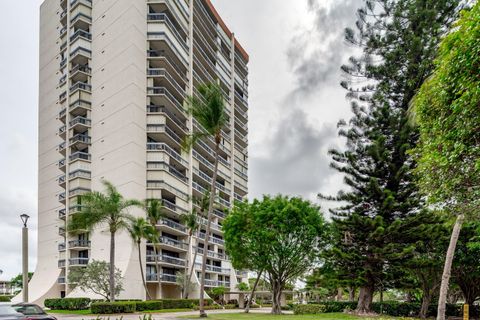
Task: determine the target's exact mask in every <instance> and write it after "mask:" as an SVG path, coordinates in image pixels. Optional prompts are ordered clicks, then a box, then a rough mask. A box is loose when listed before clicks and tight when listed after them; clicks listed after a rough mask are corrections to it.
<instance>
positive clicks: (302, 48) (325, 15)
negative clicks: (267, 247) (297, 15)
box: [250, 0, 358, 200]
mask: <svg viewBox="0 0 480 320" xmlns="http://www.w3.org/2000/svg"><path fill="white" fill-rule="evenodd" d="M307 1H308V3H307V4H308V10H309V11H310V13H311V14H313V15H314V20H313V21H314V22H313V24H312V25H311V26H309V27H308V28H306V29H305V30H301V31H299V32H298V33H297V34H296V35H295V36H294V37H293V38H292V40H291V42H290V45H289V47H288V48H287V50H286V52H285V53H286V56H287V62H288V64H289V67H290V70H291V72H292V73H293V75H294V79H295V85H294V86H293V88H292V89H291V90H290V92H289V93H288V94H287V95H286V96H285V97H284V99H283V101H282V102H281V103H280V105H279V106H278V108H280V109H281V110H283V112H282V113H280V116H279V119H278V120H277V121H276V122H275V124H274V126H275V127H274V129H273V130H272V133H271V135H270V136H269V137H267V138H266V139H265V141H263V143H262V145H263V146H264V147H265V148H267V151H266V152H264V153H263V155H262V156H256V155H253V156H252V158H251V162H250V163H251V177H252V179H254V181H253V182H252V183H251V194H252V196H254V197H258V196H260V195H261V194H263V193H270V194H271V193H285V194H293V195H302V196H305V197H307V198H310V199H312V200H314V199H315V195H316V194H317V193H318V192H319V191H322V192H325V191H326V192H331V193H335V191H336V190H337V189H338V187H339V183H338V182H339V181H340V180H341V177H339V174H338V173H337V172H336V171H334V170H332V169H330V168H329V163H330V161H331V159H330V157H329V156H328V154H327V152H328V149H330V148H331V147H337V146H338V145H339V144H340V140H339V138H338V136H337V130H336V126H335V124H336V121H338V120H339V119H340V118H341V116H338V117H335V116H334V117H331V116H330V117H329V118H330V119H332V118H335V120H334V121H330V122H329V121H328V120H325V118H327V117H326V115H327V114H331V113H332V112H333V113H335V112H337V110H335V109H336V108H338V109H342V108H343V109H344V108H348V102H346V101H345V100H338V99H335V98H336V97H337V96H338V95H337V96H335V97H333V96H332V97H329V92H328V91H329V90H332V88H337V89H334V90H341V89H339V88H338V87H339V84H338V83H339V82H340V77H341V71H340V66H341V64H342V63H343V62H344V61H345V60H346V59H347V57H348V56H349V55H351V53H352V50H351V49H350V48H348V47H347V46H346V45H345V43H344V41H343V36H344V29H345V27H347V26H350V25H352V24H353V23H354V21H355V12H356V9H357V5H358V1H357V2H355V1H354V0H346V1H336V2H334V3H333V4H332V5H331V6H330V7H325V6H324V5H322V4H321V3H320V2H319V1H318V0H307ZM325 97H328V98H327V99H324V98H325ZM315 119H316V120H315ZM319 119H322V120H323V121H319Z"/></svg>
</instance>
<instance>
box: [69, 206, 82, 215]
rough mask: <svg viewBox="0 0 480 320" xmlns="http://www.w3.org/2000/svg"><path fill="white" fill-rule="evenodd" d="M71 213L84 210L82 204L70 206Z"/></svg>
mask: <svg viewBox="0 0 480 320" xmlns="http://www.w3.org/2000/svg"><path fill="white" fill-rule="evenodd" d="M68 210H69V213H77V212H80V211H82V206H81V205H74V206H71V207H69V208H68Z"/></svg>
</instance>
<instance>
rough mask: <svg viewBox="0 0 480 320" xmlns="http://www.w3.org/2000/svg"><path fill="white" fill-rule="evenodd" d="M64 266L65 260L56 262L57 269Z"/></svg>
mask: <svg viewBox="0 0 480 320" xmlns="http://www.w3.org/2000/svg"><path fill="white" fill-rule="evenodd" d="M66 264H67V262H66V260H65V259H60V260H58V267H59V268H63V267H65V266H66Z"/></svg>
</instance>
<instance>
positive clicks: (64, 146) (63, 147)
mask: <svg viewBox="0 0 480 320" xmlns="http://www.w3.org/2000/svg"><path fill="white" fill-rule="evenodd" d="M66 149H67V143H66V142H62V143H60V144H59V145H58V152H60V153H61V154H62V155H65V152H66Z"/></svg>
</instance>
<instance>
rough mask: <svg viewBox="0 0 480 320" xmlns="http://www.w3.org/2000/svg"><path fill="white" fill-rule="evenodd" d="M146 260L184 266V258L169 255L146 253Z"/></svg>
mask: <svg viewBox="0 0 480 320" xmlns="http://www.w3.org/2000/svg"><path fill="white" fill-rule="evenodd" d="M147 262H161V263H165V264H171V265H175V266H180V267H184V266H185V259H180V258H175V257H170V256H167V255H159V256H154V255H147Z"/></svg>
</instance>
